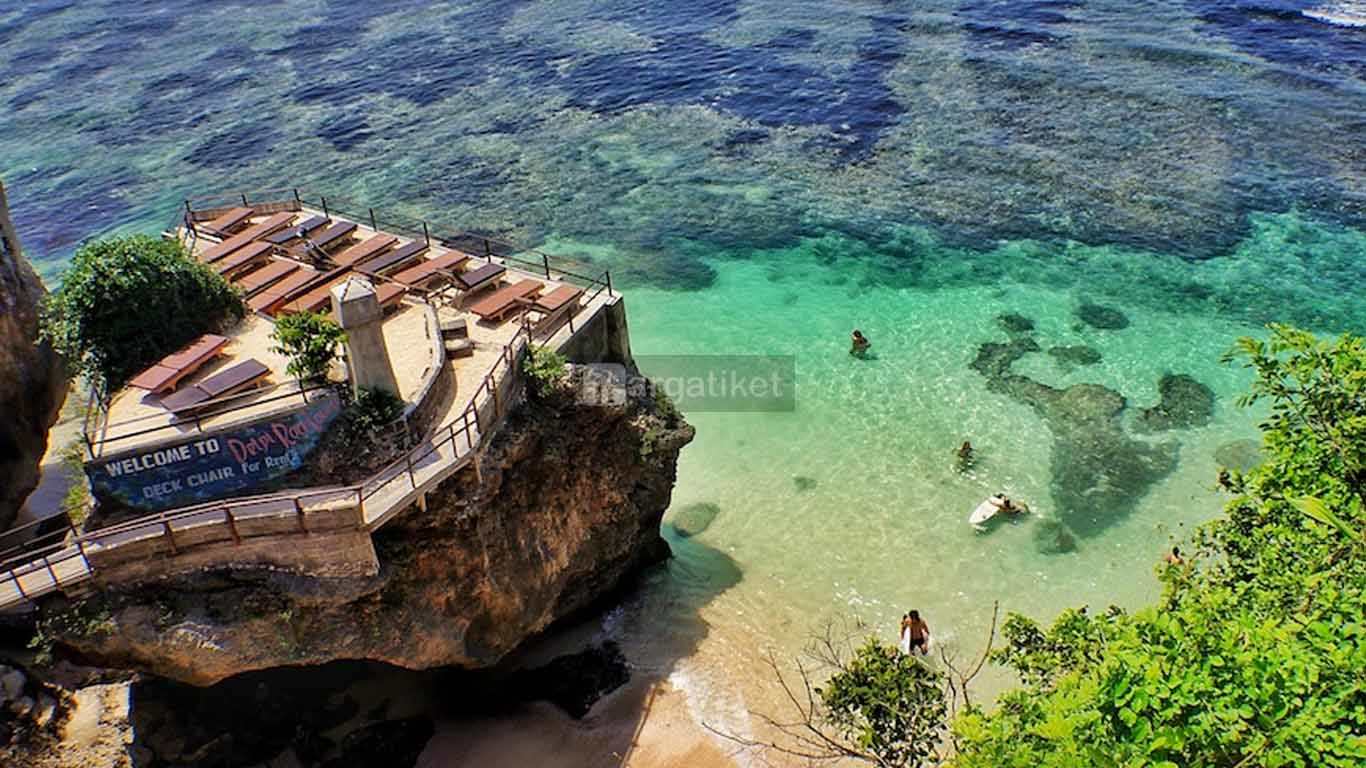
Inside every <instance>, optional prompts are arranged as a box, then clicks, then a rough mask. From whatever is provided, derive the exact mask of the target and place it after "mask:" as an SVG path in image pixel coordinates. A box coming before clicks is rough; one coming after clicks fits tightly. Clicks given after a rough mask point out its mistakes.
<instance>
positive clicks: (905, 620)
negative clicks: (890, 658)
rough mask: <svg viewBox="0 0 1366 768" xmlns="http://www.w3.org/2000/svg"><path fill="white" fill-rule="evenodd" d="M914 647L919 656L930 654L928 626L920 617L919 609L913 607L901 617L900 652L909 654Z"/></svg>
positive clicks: (912, 651)
mask: <svg viewBox="0 0 1366 768" xmlns="http://www.w3.org/2000/svg"><path fill="white" fill-rule="evenodd" d="M916 649H919V650H920V655H921V656H929V655H930V626H929V625H928V624H926V623H925V620H924V619H922V618H920V611H917V610H915V609H914V608H913V609H911V610H910V611H909V612H908V613H907V614H906V615H905V616H902V617H901V652H902V653H904V654H906V655H907V656H911V655H913V654H914V653H915V651H916Z"/></svg>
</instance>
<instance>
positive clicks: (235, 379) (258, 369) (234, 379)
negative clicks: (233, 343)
mask: <svg viewBox="0 0 1366 768" xmlns="http://www.w3.org/2000/svg"><path fill="white" fill-rule="evenodd" d="M268 375H270V369H269V368H267V367H266V365H265V364H264V363H262V362H261V361H259V360H256V359H255V358H253V359H251V360H244V361H242V362H240V363H238V364H236V365H234V366H232V367H230V368H226V369H224V370H222V371H219V372H218V373H215V374H214V375H212V376H210V377H209V378H207V379H204V380H203V381H201V382H199V383H198V384H194V385H192V386H189V387H186V388H185V389H183V390H181V391H180V392H177V393H175V394H174V395H170V396H168V397H165V398H163V399H162V401H161V405H162V406H163V407H165V408H166V409H167V410H168V411H171V412H172V413H183V412H185V411H190V410H194V409H195V408H197V407H199V406H200V405H202V404H203V403H205V402H207V401H209V400H212V399H214V398H216V397H225V396H227V395H230V394H232V393H234V392H237V391H240V390H242V389H245V388H247V387H250V386H251V385H253V384H256V383H258V382H260V381H261V380H263V379H265V377H266V376H268Z"/></svg>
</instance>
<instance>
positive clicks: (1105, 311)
mask: <svg viewBox="0 0 1366 768" xmlns="http://www.w3.org/2000/svg"><path fill="white" fill-rule="evenodd" d="M1077 317H1078V318H1080V319H1081V321H1082V322H1083V323H1086V324H1087V325H1089V326H1091V327H1092V328H1099V329H1100V330H1102V331H1118V330H1121V329H1123V328H1128V327H1129V318H1128V317H1125V315H1124V313H1123V312H1120V311H1119V310H1118V309H1115V308H1114V307H1107V306H1104V305H1101V304H1093V303H1092V302H1089V301H1088V302H1086V303H1084V304H1082V305H1081V306H1080V307H1077Z"/></svg>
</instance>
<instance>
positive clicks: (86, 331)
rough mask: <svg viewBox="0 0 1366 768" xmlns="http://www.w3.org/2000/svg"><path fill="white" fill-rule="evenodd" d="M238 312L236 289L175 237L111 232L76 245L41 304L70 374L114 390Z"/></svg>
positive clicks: (47, 331) (46, 332)
mask: <svg viewBox="0 0 1366 768" xmlns="http://www.w3.org/2000/svg"><path fill="white" fill-rule="evenodd" d="M242 313H243V307H242V301H241V298H240V297H239V296H238V294H237V292H236V291H235V290H234V289H233V288H232V287H231V286H230V285H228V284H227V283H226V282H225V281H224V280H223V278H221V277H219V276H218V275H217V274H215V273H214V271H213V270H211V269H209V268H208V267H206V266H204V265H203V264H200V263H198V262H196V261H194V260H193V259H191V258H190V257H189V256H188V255H187V254H186V252H185V249H184V247H183V246H181V244H180V243H178V242H175V241H171V240H163V239H160V238H156V237H150V236H147V235H131V236H127V237H112V238H107V239H104V240H96V241H92V242H88V243H86V244H85V245H82V246H81V247H80V248H79V249H78V250H77V251H76V255H75V257H74V258H73V259H72V261H71V267H70V268H69V269H67V270H66V272H64V273H63V275H62V287H61V288H59V289H57V290H56V291H54V292H53V293H52V294H50V295H49V296H48V298H47V302H46V304H45V305H44V307H43V336H44V337H45V338H46V339H48V340H49V341H50V342H51V343H52V346H53V347H54V348H55V349H56V350H57V351H58V352H59V353H60V354H61V355H62V357H63V358H65V360H66V363H67V365H68V366H69V367H70V369H71V371H72V372H73V373H78V374H81V375H84V376H85V377H86V379H87V380H88V381H89V382H91V383H92V384H94V385H96V386H97V387H100V388H101V389H104V390H105V391H112V390H113V389H116V388H118V387H120V386H122V385H123V383H124V382H126V381H127V380H128V379H129V378H131V377H132V376H133V375H134V374H136V373H137V372H138V371H141V370H142V369H144V368H146V367H147V366H149V365H151V364H152V363H154V362H156V361H157V360H159V359H160V358H162V357H164V356H165V355H167V354H168V353H170V352H174V351H175V350H176V349H179V348H180V347H182V346H184V345H186V344H188V343H189V342H190V341H193V340H194V339H195V338H196V337H198V336H199V335H201V334H203V333H205V332H207V331H211V330H214V329H216V328H219V327H220V326H221V325H222V323H223V322H224V320H225V319H229V318H231V319H238V318H241V317H242Z"/></svg>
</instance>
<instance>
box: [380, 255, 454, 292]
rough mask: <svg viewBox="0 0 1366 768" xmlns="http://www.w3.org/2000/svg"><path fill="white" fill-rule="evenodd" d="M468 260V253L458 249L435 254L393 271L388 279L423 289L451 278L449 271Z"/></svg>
mask: <svg viewBox="0 0 1366 768" xmlns="http://www.w3.org/2000/svg"><path fill="white" fill-rule="evenodd" d="M469 260H470V255H469V254H467V253H461V252H460V251H449V252H447V253H443V254H441V255H440V256H437V257H436V258H434V259H423V260H422V261H419V262H418V263H417V264H415V265H413V266H411V267H408V268H407V269H404V270H402V271H400V272H397V273H395V274H394V275H393V276H392V277H390V278H389V279H390V280H393V281H394V282H396V283H400V284H402V285H406V286H408V287H409V288H415V289H419V290H424V289H426V288H428V287H430V286H431V284H432V283H435V282H437V280H438V279H439V280H440V281H441V282H446V281H449V280H450V279H451V273H452V272H453V271H455V270H457V269H459V268H460V265H462V264H464V263H465V262H467V261H469Z"/></svg>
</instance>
